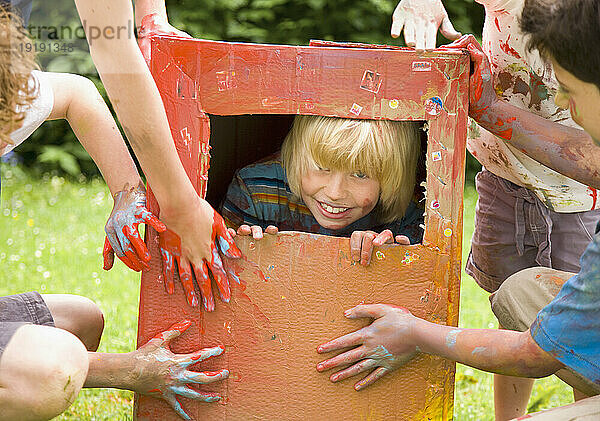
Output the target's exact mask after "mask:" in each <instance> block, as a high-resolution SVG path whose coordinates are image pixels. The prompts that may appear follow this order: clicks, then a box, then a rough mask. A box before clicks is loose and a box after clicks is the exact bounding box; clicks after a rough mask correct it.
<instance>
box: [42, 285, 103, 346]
mask: <svg viewBox="0 0 600 421" xmlns="http://www.w3.org/2000/svg"><path fill="white" fill-rule="evenodd" d="M42 298H43V299H44V301H45V303H46V305H47V306H48V309H49V310H50V313H51V314H52V318H53V319H54V325H55V326H56V327H58V328H60V329H64V330H67V331H69V332H71V333H72V334H73V335H75V336H77V337H78V338H79V339H80V340H81V342H83V344H84V345H85V347H86V348H87V350H88V351H96V350H97V349H98V345H99V344H100V338H101V336H102V331H103V330H104V316H103V315H102V311H101V310H100V308H99V307H98V306H97V305H96V303H94V302H93V301H92V300H90V299H89V298H86V297H81V296H79V295H70V294H44V295H42Z"/></svg>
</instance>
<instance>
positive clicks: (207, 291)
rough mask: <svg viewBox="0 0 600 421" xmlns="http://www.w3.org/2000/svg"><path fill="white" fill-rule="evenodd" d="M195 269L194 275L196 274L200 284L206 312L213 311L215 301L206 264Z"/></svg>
mask: <svg viewBox="0 0 600 421" xmlns="http://www.w3.org/2000/svg"><path fill="white" fill-rule="evenodd" d="M193 267H194V273H195V274H196V281H197V282H198V286H199V287H200V293H201V294H202V303H203V305H204V309H205V310H206V311H213V310H214V309H215V299H214V297H213V293H212V288H211V285H210V278H209V277H208V268H207V267H206V263H204V262H202V263H201V264H200V267H199V268H198V267H196V266H193Z"/></svg>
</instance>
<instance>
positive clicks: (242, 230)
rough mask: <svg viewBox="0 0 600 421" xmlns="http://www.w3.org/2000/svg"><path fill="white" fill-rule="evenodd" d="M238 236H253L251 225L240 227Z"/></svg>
mask: <svg viewBox="0 0 600 421" xmlns="http://www.w3.org/2000/svg"><path fill="white" fill-rule="evenodd" d="M237 233H238V235H250V234H252V230H251V229H250V225H245V224H244V225H240V227H239V228H238V229H237Z"/></svg>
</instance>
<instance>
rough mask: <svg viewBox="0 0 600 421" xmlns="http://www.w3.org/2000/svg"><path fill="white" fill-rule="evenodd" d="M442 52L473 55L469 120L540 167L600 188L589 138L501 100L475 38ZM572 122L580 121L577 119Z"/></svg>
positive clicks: (453, 44)
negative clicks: (463, 50)
mask: <svg viewBox="0 0 600 421" xmlns="http://www.w3.org/2000/svg"><path fill="white" fill-rule="evenodd" d="M442 48H460V49H463V48H466V49H468V50H469V52H470V53H471V59H472V61H473V63H474V66H475V67H474V71H473V74H472V75H471V80H470V106H469V116H470V117H472V118H473V119H474V120H475V121H477V123H479V124H480V125H481V126H482V127H483V128H485V129H486V130H488V131H490V132H491V133H493V134H495V135H497V136H499V137H501V138H503V139H505V140H506V141H507V142H508V143H509V144H510V145H513V146H515V147H516V148H518V149H519V150H521V151H522V152H524V153H526V154H527V155H528V156H530V157H531V158H532V159H535V160H536V161H538V162H540V163H541V164H544V165H545V166H547V167H549V168H552V169H553V170H555V171H557V172H559V173H561V174H563V175H565V176H567V177H569V178H572V179H574V180H577V181H579V182H580V183H583V184H585V185H587V186H591V187H595V188H600V174H599V173H598V159H599V158H600V156H599V154H598V151H597V147H596V146H595V145H594V141H593V139H592V137H591V136H590V135H589V134H587V133H586V132H585V131H583V130H578V129H574V128H571V127H567V126H564V125H562V124H559V123H554V122H552V121H549V120H546V119H545V118H543V117H540V116H537V115H535V114H533V113H530V112H528V111H525V110H523V109H521V108H518V107H515V106H513V105H510V104H508V103H506V102H504V101H502V100H500V99H499V98H498V97H497V95H496V91H495V90H494V85H493V79H492V73H491V69H490V63H489V60H488V58H487V57H486V55H485V53H484V52H483V50H482V48H481V46H480V45H479V43H478V42H477V40H475V38H474V37H473V36H472V35H465V36H463V37H462V38H460V39H459V40H458V41H456V42H454V43H452V44H449V45H448V46H444V47H442ZM571 114H572V115H573V110H571ZM573 118H574V120H577V116H576V115H573Z"/></svg>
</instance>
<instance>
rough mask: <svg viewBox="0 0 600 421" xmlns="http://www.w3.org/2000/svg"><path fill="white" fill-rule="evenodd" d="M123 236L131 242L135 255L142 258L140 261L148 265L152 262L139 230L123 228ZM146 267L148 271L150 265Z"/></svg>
mask: <svg viewBox="0 0 600 421" xmlns="http://www.w3.org/2000/svg"><path fill="white" fill-rule="evenodd" d="M123 234H124V235H125V237H127V239H129V241H130V242H131V246H132V247H133V249H134V250H135V253H136V254H137V256H138V257H139V258H140V260H141V261H142V262H143V263H147V262H148V261H149V260H150V253H148V248H147V247H146V243H144V240H142V237H140V233H139V232H138V230H137V228H135V227H134V226H130V225H125V226H124V227H123ZM145 266H146V269H147V268H148V265H145Z"/></svg>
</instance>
